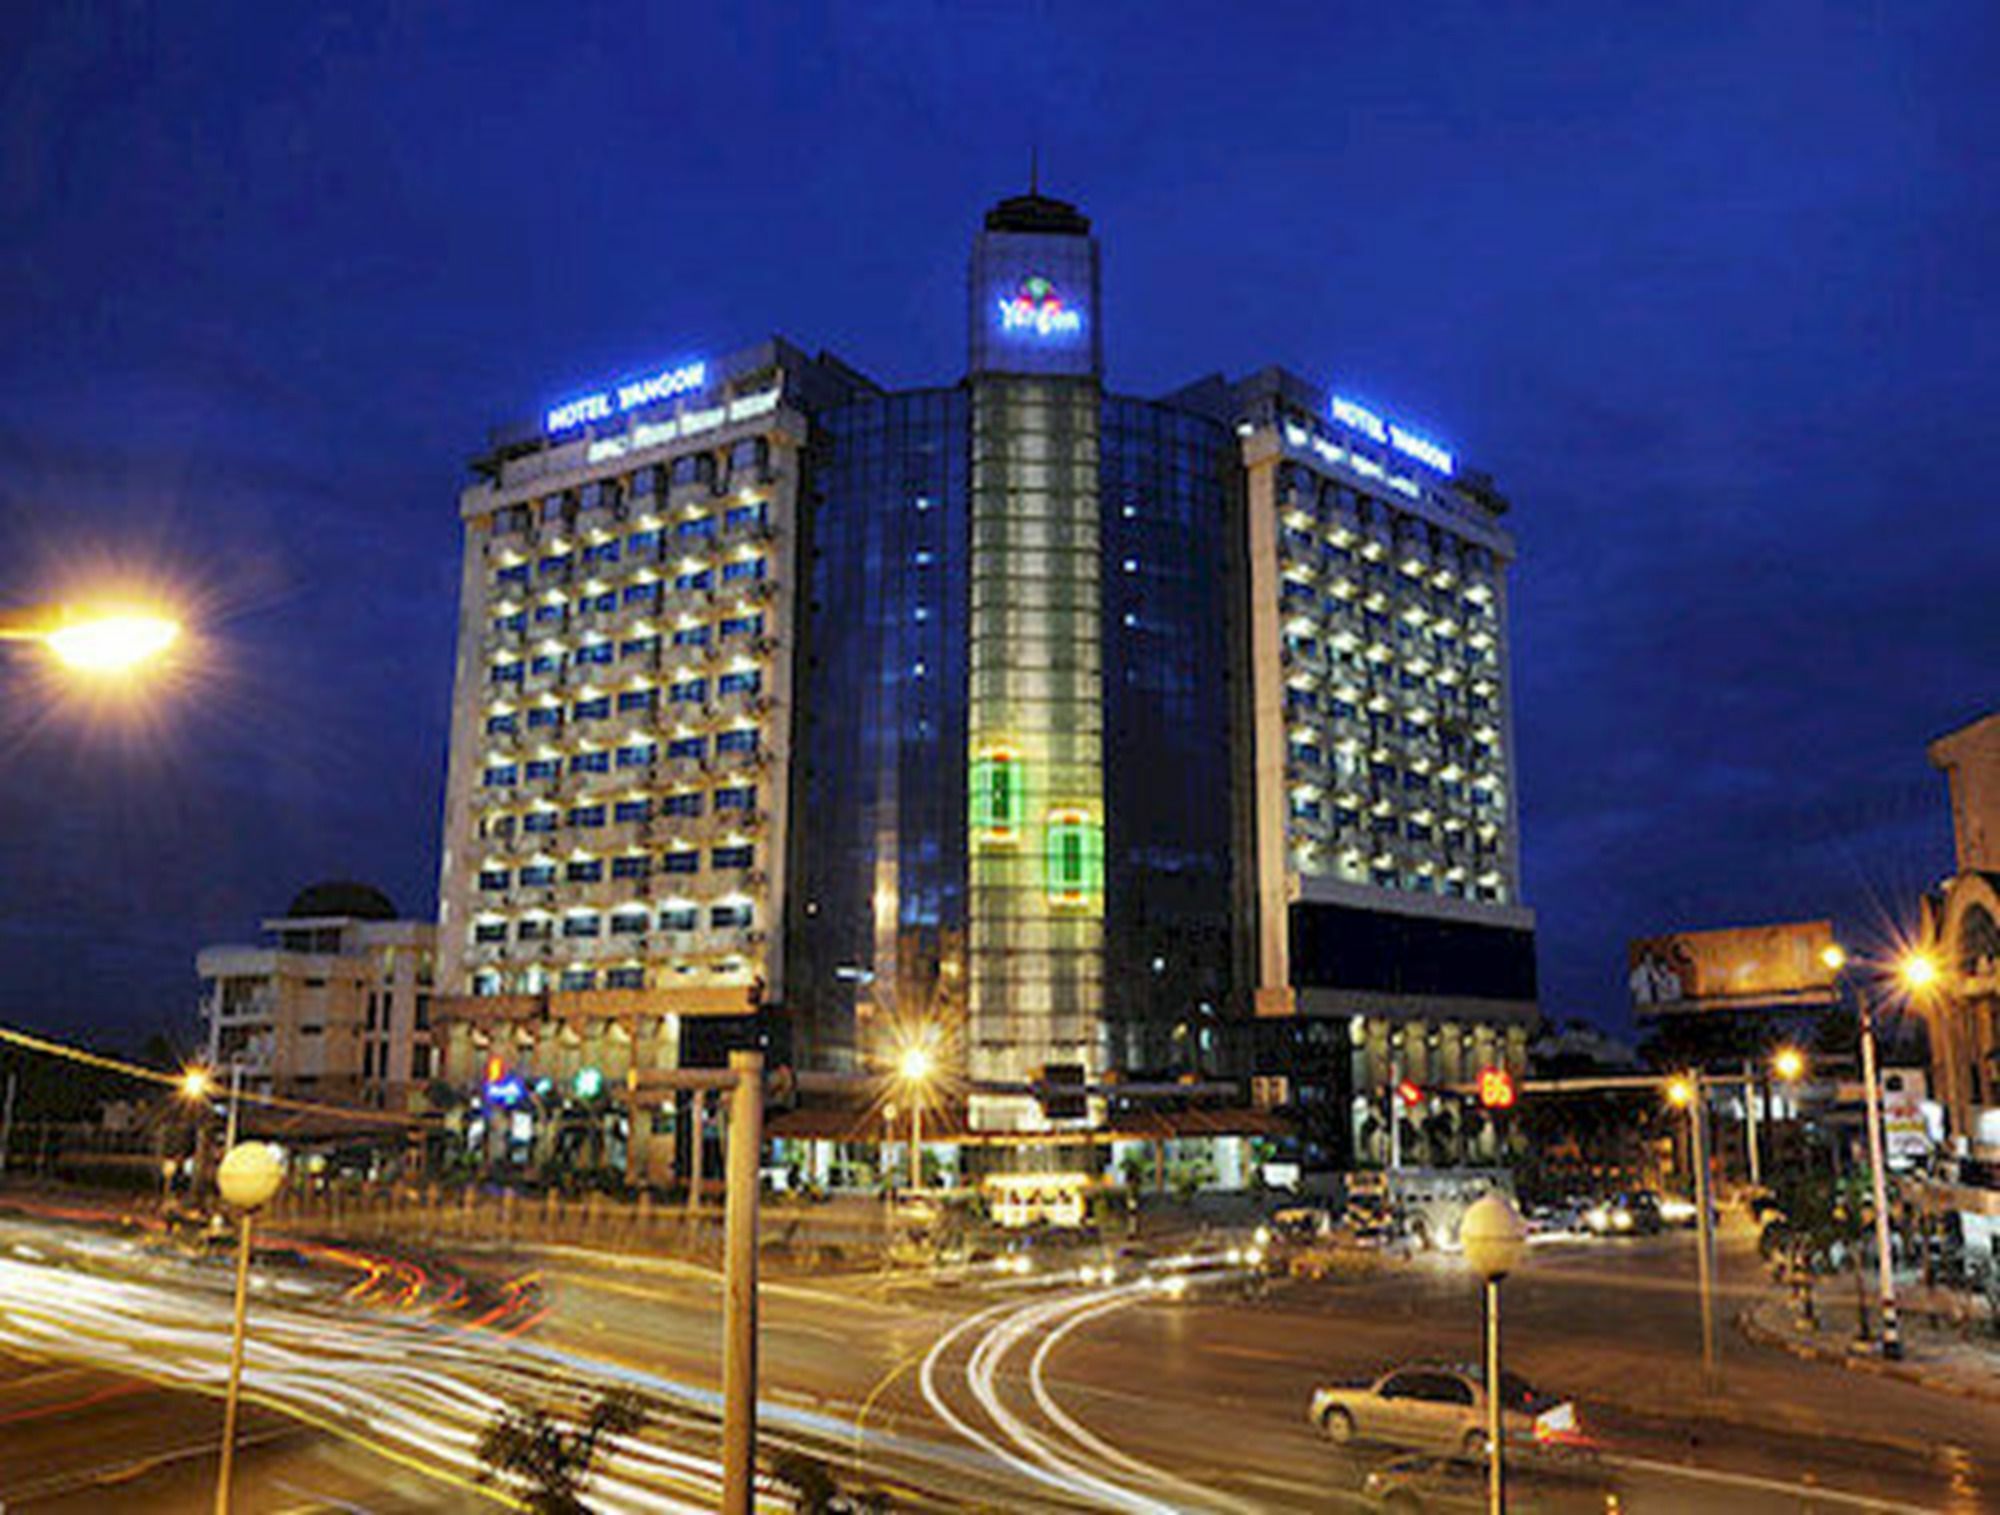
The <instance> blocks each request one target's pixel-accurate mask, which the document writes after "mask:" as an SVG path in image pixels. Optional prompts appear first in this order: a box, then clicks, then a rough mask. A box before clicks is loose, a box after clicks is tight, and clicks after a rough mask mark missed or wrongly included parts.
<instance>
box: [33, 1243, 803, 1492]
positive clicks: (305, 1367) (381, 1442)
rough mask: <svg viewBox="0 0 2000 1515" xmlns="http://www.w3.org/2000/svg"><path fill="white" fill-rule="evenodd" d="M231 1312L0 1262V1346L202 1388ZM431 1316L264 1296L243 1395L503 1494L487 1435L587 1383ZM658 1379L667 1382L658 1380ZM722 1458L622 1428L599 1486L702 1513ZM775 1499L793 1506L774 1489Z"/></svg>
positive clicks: (577, 1407)
mask: <svg viewBox="0 0 2000 1515" xmlns="http://www.w3.org/2000/svg"><path fill="white" fill-rule="evenodd" d="M228 1333H229V1309H228V1306H227V1303H226V1301H225V1300H223V1299H222V1298H220V1297H219V1296H218V1295H217V1294H215V1293H214V1292H211V1291H210V1290H208V1289H206V1288H204V1287H202V1286H201V1285H200V1284H198V1283H189V1284H187V1285H185V1286H182V1287H171V1288H170V1287H166V1286H163V1285H160V1284H155V1283H145V1282H136V1281H133V1280H130V1279H124V1278H118V1279H110V1278H105V1277H101V1276H99V1275H96V1274H94V1273H89V1272H85V1271H82V1270H80V1269H77V1268H62V1267H59V1266H52V1265H50V1264H47V1263H41V1262H37V1263H23V1262H19V1261H15V1260H12V1259H0V1348H7V1349H11V1350H14V1351H17V1352H20V1353H22V1354H25V1355H31V1356H34V1357H37V1358H43V1359H47V1358H62V1359H69V1360H73V1361H83V1362H88V1363H91V1364H93V1365H96V1366H99V1367H104V1368H109V1369H113V1370H115V1371H119V1372H123V1373H128V1374H131V1375H133V1376H135V1377H139V1378H143V1379H147V1380H150V1381H152V1382H156V1383H163V1384H168V1385H172V1386H178V1387H185V1388H192V1389H196V1390H198V1391H201V1392H204V1393H211V1394H212V1393H217V1392H219V1391H220V1389H221V1386H222V1384H223V1381H224V1376H225V1374H226V1372H227V1350H228ZM497 1342H498V1338H495V1337H493V1336H490V1335H486V1334H482V1333H478V1332H464V1331H459V1330H446V1329H443V1328H441V1327H439V1326H437V1325H436V1324H433V1323H431V1322H428V1321H402V1320H392V1319H386V1318H379V1317H378V1318H374V1319H366V1320H357V1319H355V1318H354V1317H352V1316H350V1315H334V1314H321V1313H318V1312H316V1311H313V1310H310V1309H307V1308H304V1307H302V1306H299V1305H296V1304H277V1303H273V1302H271V1301H270V1300H269V1299H268V1298H266V1299H259V1300H258V1301H257V1302H256V1303H255V1304H254V1305H253V1306H252V1315H251V1330H250V1333H249V1337H248V1341H247V1344H246V1355H245V1362H244V1387H245V1394H246V1397H247V1398H249V1399H252V1400H254V1401H257V1402H259V1403H263V1404H266V1405H269V1406H271V1407H272V1408H275V1409H277V1410H280V1411H282V1412H285V1413H288V1414H291V1415H293V1416H294V1417H296V1418H298V1419H300V1420H303V1421H304V1422H305V1423H307V1424H309V1425H313V1426H316V1427H318V1428H320V1429H323V1430H326V1431H329V1432H332V1433H333V1434H336V1435H339V1436H342V1437H345V1438H347V1439H349V1440H353V1441H355V1442H357V1443H359V1444H362V1445H365V1446H368V1447H369V1448H370V1449H371V1450H374V1451H377V1452H380V1453H381V1454H383V1455H384V1456H387V1457H390V1458H391V1459H393V1460H394V1461H396V1462H399V1463H401V1464H403V1465H405V1466H408V1467H413V1468H415V1469H417V1470H418V1471H421V1472H424V1473H426V1474H428V1475H429V1476H432V1477H435V1478H440V1479H442V1480H444V1481H446V1482H449V1483H453V1484H455V1485H457V1486H459V1487H460V1488H462V1489H465V1490H467V1491H469V1492H474V1493H478V1494H481V1495H483V1496H485V1497H487V1498H489V1499H494V1500H495V1502H498V1503H511V1501H510V1500H507V1499H506V1498H505V1497H504V1496H502V1495H501V1494H500V1493H499V1491H497V1490H496V1489H494V1488H493V1487H491V1486H490V1485H486V1484H482V1483H481V1482H480V1472H481V1467H480V1463H479V1458H478V1445H479V1439H480V1436H481V1435H482V1433H483V1432H484V1431H485V1429H486V1427H487V1426H488V1425H490V1424H491V1423H492V1422H493V1421H494V1419H495V1418H496V1417H497V1416H498V1415H499V1414H500V1413H501V1412H502V1411H503V1410H505V1409H506V1408H508V1407H510V1406H513V1405H516V1404H520V1403H532V1404H535V1405H538V1406H542V1407H544V1408H551V1409H561V1410H566V1411H569V1412H573V1413H580V1412H581V1410H582V1408H583V1407H584V1405H585V1404H586V1403H587V1401H588V1399H589V1398H590V1393H591V1389H592V1387H593V1385H592V1384H591V1383H590V1382H589V1381H588V1380H587V1379H585V1378H582V1377H580V1376H578V1375H576V1374H573V1373H571V1372H569V1371H568V1370H567V1369H565V1368H562V1367H560V1366H558V1365H555V1364H552V1363H549V1362H547V1361H543V1360H540V1357H539V1354H536V1353H534V1352H532V1351H529V1350H525V1349H516V1348H515V1347H514V1346H513V1344H511V1343H510V1344H507V1345H504V1346H502V1345H496V1343H497ZM655 1387H668V1388H671V1387H672V1386H670V1385H665V1386H662V1385H658V1384H657V1383H656V1385H655ZM720 1488H721V1466H720V1464H719V1462H717V1461H716V1460H715V1459H714V1458H712V1457H708V1456H703V1455H700V1454H697V1453H693V1452H689V1451H686V1450H682V1449H679V1448H676V1447H673V1446H669V1445H662V1444H660V1443H658V1442H656V1441H649V1440H640V1439H637V1438H627V1439H623V1440H621V1441H619V1442H618V1443H616V1444H615V1445H614V1446H611V1447H609V1448H608V1449H607V1452H606V1454H605V1456H604V1457H603V1460H602V1464H601V1467H600V1470H599V1472H598V1473H597V1475H596V1476H595V1477H594V1478H593V1479H592V1482H591V1496H592V1499H593V1500H594V1501H595V1502H596V1503H597V1504H598V1505H600V1506H601V1507H603V1508H605V1509H608V1510H620V1511H635V1512H654V1511H659V1512H671V1515H681V1512H686V1515H694V1512H699V1511H705V1510H710V1509H713V1508H714V1505H715V1501H716V1498H717V1496H718V1494H719V1492H720ZM761 1495H762V1497H761V1499H760V1503H761V1504H762V1505H763V1506H765V1507H766V1508H769V1509H773V1510H776V1509H783V1508H788V1507H789V1502H788V1501H786V1500H784V1499H782V1498H781V1497H780V1496H779V1493H778V1491H777V1490H776V1489H766V1490H763V1491H761Z"/></svg>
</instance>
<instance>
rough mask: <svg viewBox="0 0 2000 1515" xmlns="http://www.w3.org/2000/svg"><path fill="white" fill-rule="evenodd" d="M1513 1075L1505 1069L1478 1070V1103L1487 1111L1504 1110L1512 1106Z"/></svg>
mask: <svg viewBox="0 0 2000 1515" xmlns="http://www.w3.org/2000/svg"><path fill="white" fill-rule="evenodd" d="M1514 1093H1515V1091H1514V1075H1513V1074H1511V1073H1509V1072H1508V1071H1507V1070H1506V1069H1505V1068H1481V1069H1480V1070H1479V1103H1480V1104H1482V1105H1484V1106H1485V1107H1486V1108H1487V1109H1489V1110H1506V1109H1510V1108H1512V1106H1513V1104H1514Z"/></svg>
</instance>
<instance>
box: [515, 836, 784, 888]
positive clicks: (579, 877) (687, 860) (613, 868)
mask: <svg viewBox="0 0 2000 1515" xmlns="http://www.w3.org/2000/svg"><path fill="white" fill-rule="evenodd" d="M756 860H757V849H756V848H755V847H754V846H753V845H751V844H749V843H732V844H730V845H728V846H722V847H711V848H710V849H709V853H708V866H709V867H710V868H713V869H717V870H726V869H736V868H748V867H750V866H752V865H753V864H754V863H755V862H756ZM655 871H656V865H655V863H654V860H653V858H652V856H651V855H650V854H648V853H644V852H635V853H628V854H626V855H625V856H622V857H614V858H609V859H607V858H601V857H574V858H571V859H569V860H568V861H567V862H565V863H562V864H560V865H558V864H556V863H554V862H533V863H523V864H522V865H521V866H520V867H519V868H518V869H509V868H505V867H501V866H497V865H496V866H489V867H485V868H481V869H480V870H479V887H480V888H481V889H484V890H488V891H491V890H499V889H507V888H511V887H512V886H513V885H514V884H516V883H519V885H520V886H521V887H522V888H524V889H537V888H553V887H554V886H555V884H556V883H558V882H562V883H568V884H596V883H601V882H603V880H604V879H605V878H606V877H607V876H608V877H610V878H615V879H644V878H651V877H652V876H653V874H654V872H655ZM657 871H658V872H660V873H677V874H686V873H699V872H700V871H701V853H700V852H699V851H697V850H696V849H694V848H691V847H690V848H685V849H680V850H676V851H672V852H663V853H661V854H660V858H659V862H658V864H657Z"/></svg>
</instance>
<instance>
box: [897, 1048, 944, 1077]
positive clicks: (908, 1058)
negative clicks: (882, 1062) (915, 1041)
mask: <svg viewBox="0 0 2000 1515" xmlns="http://www.w3.org/2000/svg"><path fill="white" fill-rule="evenodd" d="M936 1066H937V1065H936V1061H935V1059H933V1058H932V1057H931V1054H930V1049H929V1048H928V1047H905V1048H904V1049H903V1055H902V1056H901V1057H900V1058H898V1059H897V1061H896V1071H897V1072H898V1073H900V1074H901V1075H902V1077H903V1082H904V1083H906V1084H922V1083H927V1082H928V1081H929V1080H930V1076H931V1073H932V1072H933V1070H934V1069H935V1068H936Z"/></svg>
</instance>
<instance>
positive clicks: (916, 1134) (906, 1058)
mask: <svg viewBox="0 0 2000 1515" xmlns="http://www.w3.org/2000/svg"><path fill="white" fill-rule="evenodd" d="M936 1071H937V1059H936V1058H934V1057H932V1056H931V1050H930V1048H928V1047H926V1046H924V1045H923V1044H922V1043H921V1042H918V1043H915V1044H913V1045H911V1046H908V1047H905V1048H904V1049H903V1055H902V1056H901V1057H899V1058H898V1059H897V1060H896V1074H897V1076H898V1077H899V1078H900V1079H901V1080H902V1083H903V1088H904V1091H905V1092H906V1093H907V1094H908V1096H909V1100H910V1188H911V1189H912V1191H915V1192H921V1191H922V1189H923V1187H924V1094H925V1091H926V1089H927V1088H928V1087H929V1085H930V1081H931V1075H932V1074H933V1073H935V1072H936Z"/></svg>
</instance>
